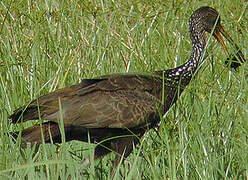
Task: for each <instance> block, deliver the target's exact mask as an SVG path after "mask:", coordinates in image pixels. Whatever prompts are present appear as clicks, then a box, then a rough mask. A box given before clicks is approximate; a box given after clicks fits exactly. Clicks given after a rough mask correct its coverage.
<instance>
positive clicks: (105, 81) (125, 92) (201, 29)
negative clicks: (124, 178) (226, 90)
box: [9, 6, 246, 166]
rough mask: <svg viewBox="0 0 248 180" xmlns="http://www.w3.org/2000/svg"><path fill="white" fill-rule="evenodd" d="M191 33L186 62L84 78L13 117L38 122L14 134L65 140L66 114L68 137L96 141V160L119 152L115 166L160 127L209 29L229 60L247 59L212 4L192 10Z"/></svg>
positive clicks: (197, 61)
mask: <svg viewBox="0 0 248 180" xmlns="http://www.w3.org/2000/svg"><path fill="white" fill-rule="evenodd" d="M189 32H190V38H191V42H192V53H191V55H190V57H189V58H188V60H186V62H185V63H184V64H182V65H180V66H178V67H176V68H171V69H166V70H158V71H153V72H147V73H133V74H132V73H127V74H111V75H103V76H101V77H97V78H92V79H83V80H82V81H81V83H79V84H76V85H72V86H70V87H66V88H63V89H59V90H56V91H54V92H51V93H49V94H46V95H43V96H41V97H38V98H37V99H35V100H33V101H31V102H30V103H29V104H27V105H24V106H22V107H20V108H19V109H17V110H15V111H14V112H13V114H12V115H10V116H9V119H10V120H11V122H12V123H13V124H17V123H23V122H27V121H31V120H37V121H38V122H39V123H37V124H36V125H34V126H32V127H28V128H26V129H23V130H21V131H20V132H19V133H17V134H16V136H18V137H20V136H21V139H22V142H24V143H31V144H36V145H37V146H38V145H40V144H42V143H43V141H44V142H45V143H61V142H62V140H61V139H62V135H61V117H62V122H63V127H64V135H65V141H66V142H67V141H72V140H77V141H84V142H90V143H94V144H96V146H95V149H94V158H95V159H98V158H102V157H104V156H105V155H107V154H109V153H110V152H115V153H116V156H115V160H114V165H115V166H117V165H118V164H119V163H120V162H121V159H122V156H123V158H124V159H126V158H127V157H128V156H129V154H130V153H131V152H132V151H133V148H134V147H135V146H136V145H137V144H138V143H139V142H140V139H141V138H142V137H143V135H144V134H145V133H146V132H147V131H148V130H150V129H152V128H155V127H158V126H159V123H160V121H161V115H162V116H163V115H164V114H165V113H166V112H167V111H168V110H169V109H170V108H171V107H172V106H173V104H175V103H176V101H177V99H178V97H180V95H181V94H182V92H183V90H184V89H185V88H186V87H187V85H188V84H189V83H190V81H191V79H192V78H193V76H194V75H195V74H196V72H197V70H198V69H199V67H200V65H201V63H203V61H204V52H205V49H206V46H207V41H208V38H207V36H206V34H207V33H210V34H212V35H213V37H214V38H215V39H216V40H217V41H218V42H219V43H220V45H221V46H222V48H223V50H224V52H225V53H227V55H228V56H229V59H228V61H230V60H233V59H236V60H237V59H238V60H239V62H238V63H240V64H241V63H244V62H245V61H246V60H245V58H244V55H243V54H242V52H241V50H240V49H239V47H238V46H237V45H236V44H235V43H234V42H233V40H232V38H231V37H230V35H229V34H228V33H227V32H226V31H225V30H224V28H223V25H222V24H221V20H220V17H219V14H218V12H217V11H216V10H215V9H214V8H212V7H208V6H204V7H200V8H199V9H197V10H196V11H194V12H193V14H192V15H191V17H190V19H189ZM222 36H224V38H225V39H227V41H228V42H229V43H230V44H232V45H233V46H234V48H235V49H236V51H237V55H238V56H237V55H236V56H235V57H236V58H235V57H233V56H231V54H230V53H229V52H228V50H227V47H226V44H225V42H224V38H223V37H222ZM230 63H231V65H232V62H230ZM236 63H237V62H236ZM240 64H234V67H237V66H239V65H240ZM230 67H232V66H230Z"/></svg>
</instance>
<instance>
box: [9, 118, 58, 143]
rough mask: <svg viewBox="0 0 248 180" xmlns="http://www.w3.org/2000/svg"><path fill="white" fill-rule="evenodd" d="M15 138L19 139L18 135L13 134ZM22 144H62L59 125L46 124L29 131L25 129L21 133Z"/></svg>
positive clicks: (30, 128) (31, 128)
mask: <svg viewBox="0 0 248 180" xmlns="http://www.w3.org/2000/svg"><path fill="white" fill-rule="evenodd" d="M13 137H14V138H17V137H18V133H15V134H13ZM21 139H22V144H23V143H24V144H25V143H26V142H30V143H31V144H41V143H42V142H43V139H44V142H45V143H51V142H53V143H60V142H61V134H60V129H59V125H58V124H57V123H54V122H46V123H43V124H41V125H40V124H38V125H35V126H32V127H29V128H27V129H24V130H23V131H22V132H21Z"/></svg>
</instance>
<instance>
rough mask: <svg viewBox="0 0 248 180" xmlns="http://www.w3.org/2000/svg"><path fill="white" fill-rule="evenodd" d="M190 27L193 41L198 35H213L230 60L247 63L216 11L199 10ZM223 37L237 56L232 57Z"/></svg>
mask: <svg viewBox="0 0 248 180" xmlns="http://www.w3.org/2000/svg"><path fill="white" fill-rule="evenodd" d="M189 26H190V32H191V39H192V40H194V38H195V37H196V36H197V35H198V36H199V35H201V34H204V33H205V32H208V33H210V34H213V36H214V37H215V39H216V40H217V41H218V42H219V43H220V45H221V46H222V48H223V49H224V51H225V53H226V54H227V55H228V57H229V58H228V59H229V60H230V59H232V60H233V59H236V60H237V61H240V62H241V63H244V62H245V61H246V60H245V59H244V55H243V54H242V52H241V51H240V49H239V47H238V46H237V45H236V44H235V43H234V41H233V40H232V38H231V36H230V35H229V34H228V33H227V32H226V31H225V30H224V28H223V26H222V24H221V20H220V16H219V13H218V12H217V11H216V10H215V9H213V8H211V7H208V6H204V7H201V8H199V9H197V10H196V11H195V12H194V13H193V14H192V15H191V17H190V23H189ZM222 36H224V37H225V38H226V39H227V41H228V42H229V43H230V44H231V45H232V46H233V47H234V49H235V51H236V52H235V55H232V54H230V53H229V52H228V50H227V47H226V44H225V42H224V39H223V37H222ZM230 57H236V58H230ZM229 60H228V61H229ZM225 63H226V62H225ZM234 63H235V62H234ZM226 64H227V63H226ZM230 64H231V66H230V67H232V65H233V62H230ZM239 64H240V63H239ZM240 65H241V64H240ZM235 66H236V67H238V66H239V65H238V66H237V65H235Z"/></svg>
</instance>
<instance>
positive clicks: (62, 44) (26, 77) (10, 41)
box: [0, 0, 248, 179]
mask: <svg viewBox="0 0 248 180" xmlns="http://www.w3.org/2000/svg"><path fill="white" fill-rule="evenodd" d="M206 5H207V6H211V7H214V8H216V9H217V10H218V12H219V13H220V15H221V19H222V23H223V25H224V27H225V29H226V30H227V31H228V32H229V33H230V34H231V36H232V37H233V39H234V41H235V42H236V43H237V44H238V45H239V46H240V48H241V50H242V51H243V53H244V55H245V57H246V58H247V52H248V51H247V47H248V41H246V40H245V39H247V37H248V16H247V6H248V2H246V1H245V0H232V1H213V0H209V1H206V0H203V1H197V0H193V1H183V0H178V1H159V0H157V1H156V0H150V1H142V0H140V1H131V0H130V1H106V2H105V1H100V0H99V1H97V0H95V1H79V0H71V1H58V0H53V1H49V0H46V1H30V0H28V1H18V2H15V1H11V0H6V1H1V3H0V22H1V24H0V47H1V48H0V87H1V88H0V122H1V124H0V129H1V130H0V152H1V153H0V178H1V179H44V178H45V177H46V178H48V179H58V178H60V179H68V178H71V179H109V178H110V176H111V170H112V167H113V164H112V159H113V156H114V154H111V155H108V156H106V157H104V158H103V159H102V160H96V161H94V160H93V148H94V145H91V144H88V143H83V142H78V141H74V142H68V143H62V144H61V145H59V147H58V146H57V145H53V144H52V145H51V144H44V145H42V146H41V147H40V149H39V152H38V153H37V154H35V153H34V151H35V148H34V147H31V146H28V147H27V148H21V147H20V146H21V145H20V140H18V141H17V143H15V142H14V141H13V138H12V136H11V132H13V131H15V130H17V129H20V128H23V126H25V127H26V126H30V124H24V125H22V126H14V125H12V124H11V122H10V120H8V116H9V115H10V114H11V113H12V112H13V111H14V110H15V109H16V108H18V107H20V106H22V105H24V104H26V103H28V102H30V101H31V100H33V99H34V98H37V97H39V96H41V95H44V94H47V93H49V92H52V91H54V90H55V89H58V88H62V87H66V86H69V85H73V84H76V83H79V82H80V80H81V79H85V78H93V77H97V76H101V75H105V74H112V73H125V72H145V71H154V70H161V69H167V68H172V67H175V66H178V65H180V64H182V63H183V62H185V60H187V58H188V57H189V56H190V52H191V42H190V38H189V33H188V19H189V17H190V15H191V14H192V12H193V11H194V10H196V9H197V8H199V7H200V6H206ZM230 49H231V47H230ZM231 50H232V49H231ZM205 57H206V60H205V63H203V65H202V67H201V69H200V70H199V71H198V73H197V76H195V77H194V78H193V80H192V82H191V83H190V86H188V87H187V88H186V90H185V91H184V93H183V94H182V96H181V98H180V99H179V100H178V101H177V104H176V105H174V106H173V108H171V110H170V111H169V112H168V113H167V114H166V115H165V116H164V118H163V120H162V122H161V124H160V127H159V128H158V129H154V130H150V131H149V132H148V133H146V134H145V136H144V138H143V139H141V143H140V145H139V146H138V147H137V148H136V149H135V150H134V152H133V153H132V154H131V155H130V156H129V157H128V159H127V160H126V161H125V162H124V165H120V166H119V169H118V170H117V173H116V176H115V178H116V179H122V178H123V179H229V178H230V179H247V178H248V150H247V149H248V123H247V120H248V91H247V90H248V81H247V79H248V74H247V72H248V66H247V63H246V64H244V65H243V66H241V67H240V68H239V70H238V71H230V69H229V68H227V67H226V66H225V64H224V61H225V60H226V58H227V57H226V55H225V54H224V52H223V51H222V49H221V47H220V46H219V45H218V44H217V43H216V42H215V41H214V40H213V38H212V39H211V40H210V41H209V44H208V50H207V52H206V56H205ZM87 158H90V160H91V163H90V165H89V166H84V165H82V163H83V162H84V161H85V159H87Z"/></svg>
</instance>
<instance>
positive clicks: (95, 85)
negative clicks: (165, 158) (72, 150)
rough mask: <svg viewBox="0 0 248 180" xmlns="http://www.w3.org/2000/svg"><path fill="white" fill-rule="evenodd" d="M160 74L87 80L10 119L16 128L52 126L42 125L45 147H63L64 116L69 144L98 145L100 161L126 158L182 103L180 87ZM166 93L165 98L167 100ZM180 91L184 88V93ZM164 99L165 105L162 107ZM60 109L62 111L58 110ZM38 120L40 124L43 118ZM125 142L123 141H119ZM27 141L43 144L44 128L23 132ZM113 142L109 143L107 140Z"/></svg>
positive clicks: (44, 99)
mask: <svg viewBox="0 0 248 180" xmlns="http://www.w3.org/2000/svg"><path fill="white" fill-rule="evenodd" d="M161 73H162V72H160V73H159V72H158V73H156V74H157V75H156V74H150V75H110V76H104V77H102V78H100V79H89V80H87V79H86V80H83V81H82V82H81V83H80V84H78V85H74V86H71V87H68V88H64V89H60V90H57V91H55V92H52V93H50V94H47V95H45V96H42V97H40V98H38V99H37V100H34V101H33V102H31V103H30V104H29V105H28V106H27V107H25V106H24V107H22V108H20V109H18V110H16V111H15V112H14V114H12V115H11V116H10V118H11V119H12V120H13V122H14V123H17V122H25V121H28V120H39V119H41V120H44V121H45V120H48V122H46V123H43V125H42V126H43V130H44V132H43V134H44V140H45V142H47V143H48V142H51V138H50V135H49V131H50V133H51V134H52V141H53V142H54V143H59V142H61V133H60V129H59V121H60V115H61V114H62V116H63V122H64V128H65V136H66V141H70V140H81V141H85V142H88V141H89V140H88V133H89V135H90V138H91V139H90V141H91V142H94V143H99V142H101V141H105V142H104V143H102V144H101V145H100V146H99V147H97V148H96V152H95V154H96V158H97V157H99V156H102V155H104V154H106V153H108V152H110V151H108V150H107V149H106V148H101V147H102V145H103V146H105V147H107V148H109V149H111V150H113V151H116V152H117V153H119V154H122V153H123V151H124V150H125V148H128V149H129V151H128V149H126V150H125V157H126V156H128V154H129V153H130V152H131V150H132V147H133V143H135V144H136V143H137V142H138V140H139V138H140V137H141V136H142V135H143V134H144V132H145V131H146V130H148V129H150V128H152V127H154V126H156V124H157V123H158V122H159V121H160V116H161V115H163V113H164V112H166V111H168V109H169V108H170V107H171V105H172V104H173V103H174V102H175V101H176V99H177V97H178V93H177V92H179V89H178V87H179V86H178V85H176V84H173V83H172V82H171V81H169V80H166V79H164V80H163V76H161ZM163 87H164V92H165V94H164V95H163ZM181 91H182V88H181ZM162 96H164V100H165V103H164V104H165V105H162ZM59 101H60V103H61V109H60V107H59ZM39 117H40V118H39ZM118 136H123V137H122V138H115V137H118ZM22 137H23V139H24V140H25V141H28V142H32V143H38V144H39V143H41V142H42V136H41V128H40V125H39V124H38V125H36V126H33V127H30V128H28V129H26V130H25V131H23V132H22ZM109 138H111V139H109Z"/></svg>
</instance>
